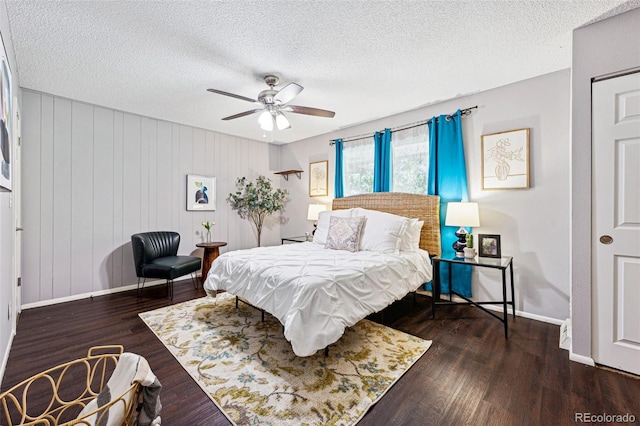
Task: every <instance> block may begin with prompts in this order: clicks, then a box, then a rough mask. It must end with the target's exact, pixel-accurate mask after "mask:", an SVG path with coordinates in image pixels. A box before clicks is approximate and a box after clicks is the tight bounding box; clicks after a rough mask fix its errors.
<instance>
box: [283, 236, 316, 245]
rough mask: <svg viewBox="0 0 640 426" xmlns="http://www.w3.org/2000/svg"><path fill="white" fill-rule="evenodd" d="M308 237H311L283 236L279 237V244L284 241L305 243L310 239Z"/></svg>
mask: <svg viewBox="0 0 640 426" xmlns="http://www.w3.org/2000/svg"><path fill="white" fill-rule="evenodd" d="M308 238H311V237H307V236H305V235H302V236H300V237H284V238H280V244H284V243H285V241H286V242H288V243H305V242H307V241H310V240H309V239H308Z"/></svg>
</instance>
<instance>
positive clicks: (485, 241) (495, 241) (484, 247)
mask: <svg viewBox="0 0 640 426" xmlns="http://www.w3.org/2000/svg"><path fill="white" fill-rule="evenodd" d="M478 256H480V257H500V256H501V253H500V235H490V234H479V235H478Z"/></svg>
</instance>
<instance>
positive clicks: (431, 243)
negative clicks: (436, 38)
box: [333, 192, 441, 256]
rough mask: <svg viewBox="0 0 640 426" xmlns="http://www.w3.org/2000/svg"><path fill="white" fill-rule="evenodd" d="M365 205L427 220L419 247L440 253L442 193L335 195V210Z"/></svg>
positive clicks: (431, 252)
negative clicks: (341, 196)
mask: <svg viewBox="0 0 640 426" xmlns="http://www.w3.org/2000/svg"><path fill="white" fill-rule="evenodd" d="M353 207H362V208H363V209H369V210H378V211H381V212H387V213H393V214H397V215H399V216H405V217H410V218H418V219H420V220H424V225H423V226H422V231H421V232H420V248H421V249H424V250H427V251H428V252H429V254H430V255H432V256H433V255H436V256H440V254H441V252H440V197H439V196H437V195H418V194H405V193H402V192H374V193H371V194H361V195H351V196H349V197H343V198H335V199H334V200H333V210H343V209H350V208H353Z"/></svg>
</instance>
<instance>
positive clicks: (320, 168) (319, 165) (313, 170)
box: [309, 160, 329, 197]
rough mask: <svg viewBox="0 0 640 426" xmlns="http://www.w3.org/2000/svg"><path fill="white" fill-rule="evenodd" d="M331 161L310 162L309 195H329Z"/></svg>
mask: <svg viewBox="0 0 640 426" xmlns="http://www.w3.org/2000/svg"><path fill="white" fill-rule="evenodd" d="M328 175H329V162H328V161H327V160H325V161H318V162H315V163H309V196H310V197H326V196H327V195H329V179H328Z"/></svg>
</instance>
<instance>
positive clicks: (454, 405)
mask: <svg viewBox="0 0 640 426" xmlns="http://www.w3.org/2000/svg"><path fill="white" fill-rule="evenodd" d="M201 296H204V291H203V290H202V289H198V290H196V289H194V288H193V286H192V285H191V283H190V281H183V282H180V283H176V285H175V295H174V303H179V302H182V301H185V300H189V299H192V298H195V297H201ZM170 303H171V301H170V300H169V299H168V298H167V297H166V289H165V288H164V287H163V286H158V287H151V288H148V289H145V291H144V294H143V297H142V298H140V299H138V298H136V294H135V291H134V292H124V293H117V294H113V295H107V296H100V297H96V298H93V299H85V300H79V301H74V302H68V303H62V304H57V305H53V306H47V307H41V308H34V309H29V310H26V311H23V312H22V314H21V317H20V321H19V324H18V331H17V335H16V337H15V339H14V341H13V346H12V349H11V353H10V355H9V360H8V364H7V369H6V373H5V377H4V378H3V381H2V387H1V389H2V390H6V389H7V388H9V387H10V386H12V385H14V384H16V383H18V382H20V381H22V380H24V379H25V378H28V377H29V376H31V375H33V374H35V373H38V372H40V371H42V370H45V369H47V368H50V367H53V366H55V365H58V364H61V363H63V362H67V361H70V360H73V359H76V358H81V357H84V356H85V355H86V351H87V348H89V347H90V346H94V345H104V344H122V345H124V347H125V350H127V351H129V352H135V353H138V354H140V355H143V356H144V357H145V358H147V360H148V361H149V364H150V365H151V368H152V369H153V371H154V373H155V374H156V375H157V376H158V378H159V379H160V381H161V382H162V384H163V389H162V394H161V399H162V403H163V409H162V424H163V425H165V426H167V425H168V426H173V425H176V426H182V425H227V424H229V422H228V421H227V419H226V418H225V417H224V415H222V414H221V413H220V411H219V410H218V409H217V408H216V406H215V404H214V403H213V402H211V400H210V399H209V398H208V397H207V396H206V395H205V394H204V392H203V391H202V390H201V389H200V388H199V387H198V385H197V384H196V383H195V382H194V381H193V379H191V377H190V376H189V375H188V374H187V373H186V372H185V371H184V370H183V369H182V367H181V366H180V364H178V362H177V361H176V360H175V359H174V358H173V356H172V355H171V354H170V353H169V351H168V350H166V349H165V347H164V346H163V345H162V344H161V343H160V341H159V340H158V339H157V338H156V337H155V335H154V334H153V333H152V332H151V331H150V330H149V329H148V328H147V327H146V325H145V324H144V323H143V322H142V320H140V318H139V317H138V313H139V312H144V311H148V310H152V309H156V308H159V307H161V306H165V305H168V304H170ZM378 317H379V316H378ZM378 317H374V318H373V319H377V318H378ZM385 320H386V322H387V325H389V326H392V327H394V328H397V329H399V330H402V331H405V332H408V333H411V334H414V335H416V336H420V337H422V338H424V339H429V340H433V345H432V346H431V348H430V349H429V350H428V351H427V353H426V354H425V355H424V356H423V357H422V358H421V359H420V360H419V361H418V362H417V363H416V364H415V365H414V366H413V367H412V368H411V369H410V370H409V371H408V372H407V373H406V374H405V375H404V376H403V377H402V378H401V379H400V380H399V381H398V382H397V383H396V384H395V385H394V386H393V387H392V388H391V389H390V390H389V392H388V393H387V394H386V395H385V396H384V397H383V398H382V399H381V401H380V402H378V403H377V404H376V405H375V406H374V407H372V409H371V411H370V412H369V413H368V414H367V415H366V416H365V417H364V419H363V420H362V421H361V422H360V423H359V425H363V426H364V425H367V426H368V425H431V424H433V425H459V424H478V425H487V424H491V425H503V424H504V425H515V424H518V425H563V424H573V423H574V420H575V417H574V416H575V413H591V414H605V413H606V414H625V413H629V414H633V415H634V416H635V422H636V424H638V423H640V380H638V379H637V378H634V377H628V376H625V375H622V374H618V373H616V372H612V371H607V370H604V369H599V368H593V367H587V366H585V365H582V364H578V363H575V362H571V361H569V354H568V352H567V351H565V350H561V349H559V348H558V337H559V336H558V335H559V327H558V326H554V325H550V324H545V323H542V322H537V321H533V320H528V319H525V318H517V319H516V320H515V321H510V324H509V340H505V338H504V332H503V326H502V323H500V322H499V321H497V320H495V319H494V318H491V317H490V316H488V315H487V314H485V313H483V312H481V311H480V310H478V309H476V308H473V307H468V306H455V307H439V308H438V311H437V317H436V319H435V320H432V319H431V305H430V299H429V298H428V297H426V296H418V298H417V305H416V308H415V310H414V309H413V307H412V304H411V302H410V301H400V302H398V303H396V304H395V305H393V306H392V307H390V308H389V309H388V310H387V312H386V313H385ZM0 423H1V421H0Z"/></svg>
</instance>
